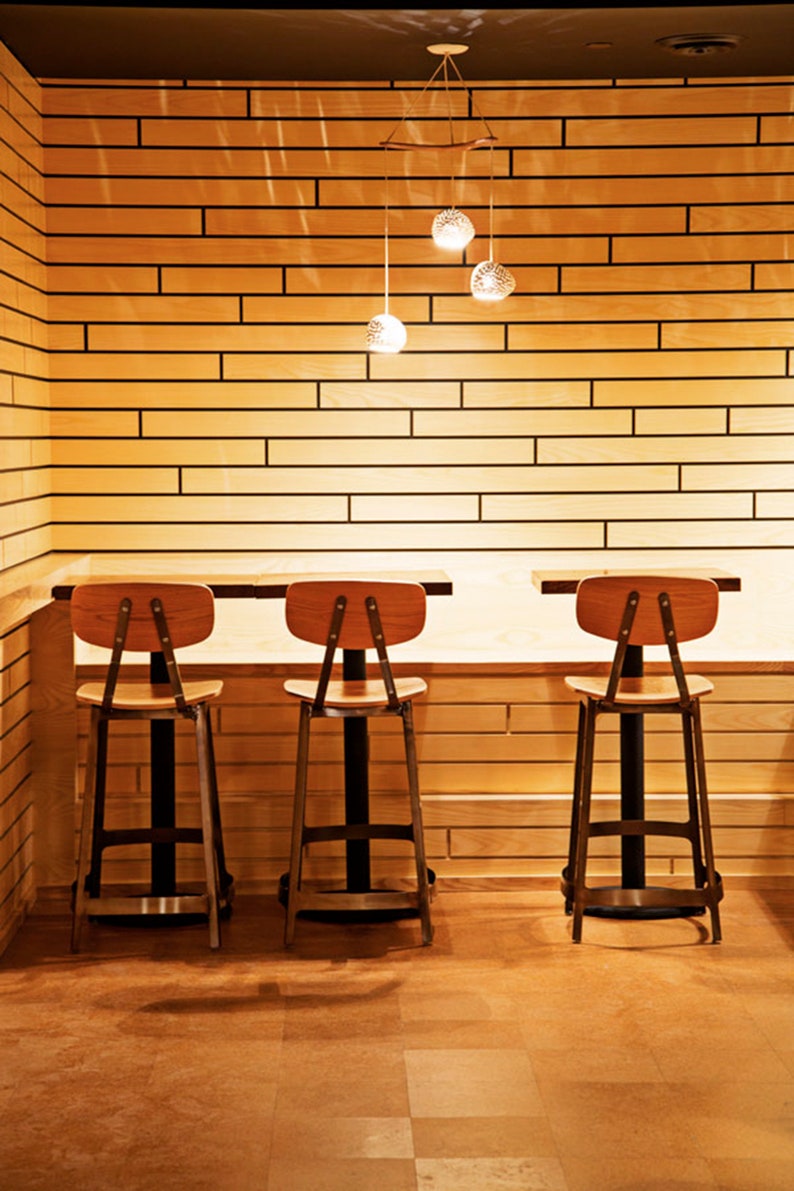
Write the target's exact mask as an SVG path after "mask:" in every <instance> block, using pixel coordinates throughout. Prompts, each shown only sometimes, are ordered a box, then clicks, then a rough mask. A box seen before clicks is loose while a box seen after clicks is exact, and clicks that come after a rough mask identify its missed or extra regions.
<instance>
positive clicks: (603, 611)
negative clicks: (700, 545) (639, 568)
mask: <svg viewBox="0 0 794 1191" xmlns="http://www.w3.org/2000/svg"><path fill="white" fill-rule="evenodd" d="M633 592H636V594H637V596H638V600H637V603H636V606H635V607H634V617H633V620H632V622H631V629H630V631H629V635H628V637H627V638H626V644H627V645H666V644H667V643H668V641H669V632H668V629H667V628H666V626H665V623H664V620H663V616H662V606H661V604H660V602H659V596H660V594H661V593H663V592H666V593H667V596H668V597H669V607H670V610H671V612H672V616H673V620H674V623H675V635H676V637H677V638H678V640H679V641H693V640H695V638H697V637H705V636H706V634H707V633H710V632H711V630H712V629H713V628H714V625H715V624H716V623H717V610H718V605H719V589H718V587H717V584H716V583H715V582H714V580H713V579H702V578H695V577H693V576H689V575H674V574H671V575H649V574H637V575H588V577H587V578H586V579H582V580H581V581H580V583H579V585H578V587H577V589H576V620H577V623H578V624H579V626H580V628H583V629H584V630H585V632H587V633H593V634H594V636H596V637H606V638H607V639H608V640H610V641H619V640H620V638H621V626H622V624H623V622H624V616H625V613H626V604H627V601H628V599H629V596H630V595H631V594H632V593H633Z"/></svg>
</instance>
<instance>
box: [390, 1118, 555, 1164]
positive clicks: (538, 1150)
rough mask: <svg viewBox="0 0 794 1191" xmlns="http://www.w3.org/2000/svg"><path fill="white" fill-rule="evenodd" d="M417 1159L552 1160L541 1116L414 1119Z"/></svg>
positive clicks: (547, 1130) (551, 1141)
mask: <svg viewBox="0 0 794 1191" xmlns="http://www.w3.org/2000/svg"><path fill="white" fill-rule="evenodd" d="M413 1137H414V1151H415V1153H416V1156H417V1158H498V1157H503V1158H532V1157H536V1158H553V1157H556V1155H557V1149H556V1146H555V1144H554V1139H553V1137H552V1134H551V1129H550V1128H549V1123H548V1121H547V1120H546V1117H545V1116H536V1117H508V1116H504V1117H414V1119H413Z"/></svg>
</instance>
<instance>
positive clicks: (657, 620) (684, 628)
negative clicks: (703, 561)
mask: <svg viewBox="0 0 794 1191" xmlns="http://www.w3.org/2000/svg"><path fill="white" fill-rule="evenodd" d="M718 601H719V591H718V588H717V585H716V583H714V582H713V580H711V579H700V578H693V577H688V576H683V575H664V576H659V575H656V576H649V575H641V574H639V575H623V574H620V575H617V574H616V575H592V576H589V577H588V578H585V579H582V580H581V582H580V583H579V584H578V587H577V591H576V619H577V622H578V624H579V626H580V627H581V628H582V629H584V630H585V632H588V633H592V634H594V635H595V636H598V637H604V638H606V639H607V640H611V641H615V642H616V648H615V654H614V657H613V660H612V666H611V669H610V671H609V674H608V675H602V676H599V675H586V676H580V675H569V676H567V677H566V679H565V684H566V686H567V687H568V688H569V689H570V690H572V691H574V692H575V693H576V694H577V695H578V696H579V699H580V703H579V727H578V733H577V749H576V762H575V767H574V796H573V808H572V815H571V833H570V844H569V851H568V865H567V867H566V868H565V869H563V873H562V882H561V889H562V892H563V893H564V895H565V907H566V911H567V912H568V913H571V912H573V925H572V938H573V941H574V942H575V943H579V942H581V937H582V916H583V914H584V911H585V909H586V908H588V907H590V906H600V907H619V908H622V909H624V910H627V911H631V910H635V909H639V910H641V909H643V908H653V909H658V910H672V909H673V908H675V907H680V908H682V909H683V910H684V911H686V910H687V909H690V910H691V912H692V913H695V912H697V911H698V910H699V909H700V910H702V909H703V908H704V907H707V908H708V910H709V912H710V915H711V931H712V942H714V943H718V942H719V941H720V939H721V937H722V936H721V933H720V918H719V908H718V903H719V902H720V900H721V898H722V895H723V890H722V879H721V877H720V874H719V873H718V872H717V871H716V869H715V867H714V848H713V844H712V836H711V818H710V814H709V804H708V795H707V790H706V766H705V759H704V754H703V730H702V725H701V714H700V700H701V698H702V697H704V696H705V695H709V694H710V693H711V692H712V690H713V689H714V688H713V684H712V683H711V682H710V681H709V680H708V679H706V678H703V677H701V676H700V675H699V674H690V675H689V676H687V675H686V674H685V673H684V669H683V665H682V662H681V657H680V654H679V650H678V643H679V641H691V640H695V639H696V638H698V637H703V636H705V635H706V634H707V633H709V632H711V630H712V629H713V628H714V625H715V624H716V621H717V609H718ZM646 645H666V646H667V650H668V656H669V663H670V668H671V671H672V673H663V674H649V675H643V674H642V673H640V675H639V676H637V677H626V676H624V674H623V664H624V660H625V657H626V653H627V650H628V649H629V648H632V647H639V649H640V651H641V649H642V647H643V646H646ZM640 656H641V654H640ZM639 669H640V671H641V670H642V667H641V666H640V667H639ZM609 714H618V715H621V716H627V715H628V716H631V715H640V716H645V715H649V714H650V715H660V714H661V715H671V714H672V715H678V716H680V718H681V730H682V735H683V747H684V770H685V775H686V790H687V803H688V817H687V819H686V820H684V821H681V820H653V819H645V818H635V819H629V818H621V819H618V820H608V821H596V822H592V821H591V818H590V810H591V793H592V782H593V762H594V749H595V734H596V721H597V720H598V718H599V717H600V716H602V715H609ZM609 835H616V836H621V837H627V836H634V837H645V836H649V835H661V836H678V837H681V838H683V839H685V840H687V841H688V842H689V845H690V849H691V853H692V871H693V878H694V879H693V887H692V888H689V889H676V888H670V887H662V888H659V887H654V888H645V887H643V888H639V889H634V888H625V887H623V888H614V887H605V886H588V885H587V879H586V878H587V874H586V868H587V852H588V842H589V840H590V839H591V838H594V837H600V836H609ZM704 858H705V859H704Z"/></svg>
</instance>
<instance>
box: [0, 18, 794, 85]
mask: <svg viewBox="0 0 794 1191" xmlns="http://www.w3.org/2000/svg"><path fill="white" fill-rule="evenodd" d="M665 38H673V39H681V40H682V41H683V48H681V49H679V50H678V52H675V53H674V52H672V51H671V50H669V49H666V48H664V46H662V45H660V44H659V42H660V40H661V39H665ZM0 40H2V41H3V42H4V43H5V44H6V45H7V46H8V48H9V49H10V50H11V52H12V53H13V54H14V55H15V57H16V58H17V59H19V61H21V62H22V64H23V65H24V66H25V67H26V68H27V70H28V71H29V72H30V73H31V74H32V75H33V76H34V77H36V78H94V79H100V78H101V79H122V78H123V79H136V78H138V79H140V78H146V79H166V78H169V79H174V78H178V79H251V80H258V79H259V80H265V79H267V80H270V79H273V80H278V79H291V80H299V81H303V80H305V81H312V80H323V79H327V80H345V79H347V80H360V81H366V80H371V79H386V80H391V79H403V80H408V79H411V80H416V79H426V78H427V77H428V76H429V75H430V74H431V72H432V70H433V69H435V66H436V65H437V62H438V60H437V59H432V58H430V57H429V56H428V54H427V48H426V47H427V46H428V45H429V44H431V43H433V42H460V43H463V44H466V45H468V46H469V47H470V52H469V53H467V55H466V58H465V60H463V59H461V60H460V62H461V70H462V72H463V74H464V76H465V78H466V80H467V81H471V80H474V79H544V78H546V79H587V78H660V77H676V78H678V77H685V76H692V77H697V78H703V77H718V76H734V77H735V76H757V75H766V76H770V75H771V76H791V75H794V4H738V5H737V4H699V5H681V6H679V5H669V4H661V5H648V4H631V5H628V4H612V5H603V4H581V3H580V4H576V5H572V4H565V3H562V4H554V3H550V4H546V5H545V6H543V7H526V8H525V7H522V8H519V7H507V8H490V7H489V8H430V9H411V8H383V7H380V8H379V7H366V8H364V7H352V8H332V9H323V8H303V7H294V6H290V7H286V8H276V7H271V6H270V5H264V4H248V5H240V6H230V5H226V4H195V5H190V6H188V5H181V4H172V5H161V4H146V3H144V4H138V5H122V4H114V3H110V4H108V3H98V4H40V3H32V4H0Z"/></svg>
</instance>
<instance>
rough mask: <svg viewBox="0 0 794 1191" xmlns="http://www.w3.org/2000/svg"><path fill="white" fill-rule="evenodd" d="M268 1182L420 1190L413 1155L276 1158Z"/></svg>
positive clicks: (318, 1188)
mask: <svg viewBox="0 0 794 1191" xmlns="http://www.w3.org/2000/svg"><path fill="white" fill-rule="evenodd" d="M266 1186H267V1191H416V1171H415V1169H414V1162H413V1159H412V1158H410V1159H409V1158H406V1159H398V1158H392V1159H389V1158H373V1159H370V1160H366V1159H363V1158H358V1159H357V1158H348V1159H345V1160H340V1159H319V1160H317V1161H314V1162H303V1161H299V1160H290V1159H285V1158H276V1159H274V1160H273V1161H272V1162H271V1163H270V1177H269V1180H268V1182H267V1184H266ZM246 1191H248V1189H247V1188H246ZM250 1191H255V1188H254V1187H253V1186H252V1187H251V1188H250Z"/></svg>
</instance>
